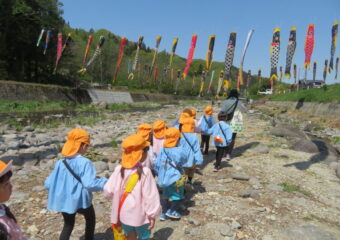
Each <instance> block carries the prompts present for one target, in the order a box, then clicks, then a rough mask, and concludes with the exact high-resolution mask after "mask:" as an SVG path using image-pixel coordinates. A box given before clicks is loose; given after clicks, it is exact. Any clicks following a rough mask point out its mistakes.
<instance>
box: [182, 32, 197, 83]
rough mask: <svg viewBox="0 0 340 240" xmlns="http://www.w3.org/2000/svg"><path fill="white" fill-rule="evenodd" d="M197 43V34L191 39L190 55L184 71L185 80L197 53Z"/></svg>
mask: <svg viewBox="0 0 340 240" xmlns="http://www.w3.org/2000/svg"><path fill="white" fill-rule="evenodd" d="M196 42H197V34H194V35H192V38H191V46H190V49H189V53H188V58H187V63H186V65H185V68H184V71H183V79H186V77H187V75H188V72H189V68H190V65H191V62H192V58H193V57H194V53H195V47H196Z"/></svg>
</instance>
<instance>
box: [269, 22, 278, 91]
mask: <svg viewBox="0 0 340 240" xmlns="http://www.w3.org/2000/svg"><path fill="white" fill-rule="evenodd" d="M279 57H280V28H275V29H274V34H273V39H272V42H271V44H270V87H271V89H273V88H274V81H275V80H277V79H278V77H277V63H278V62H279Z"/></svg>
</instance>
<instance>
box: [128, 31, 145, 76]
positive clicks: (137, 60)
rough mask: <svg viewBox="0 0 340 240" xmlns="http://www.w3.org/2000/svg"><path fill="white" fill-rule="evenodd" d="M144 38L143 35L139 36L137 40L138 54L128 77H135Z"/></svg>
mask: <svg viewBox="0 0 340 240" xmlns="http://www.w3.org/2000/svg"><path fill="white" fill-rule="evenodd" d="M143 39H144V37H143V36H139V37H138V42H137V50H136V55H135V59H134V61H133V65H132V71H131V73H130V74H129V77H128V79H132V80H133V79H134V77H135V75H134V74H135V72H136V70H137V65H138V62H139V51H140V49H141V48H142V44H143Z"/></svg>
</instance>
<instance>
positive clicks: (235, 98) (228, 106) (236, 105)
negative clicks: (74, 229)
mask: <svg viewBox="0 0 340 240" xmlns="http://www.w3.org/2000/svg"><path fill="white" fill-rule="evenodd" d="M235 110H239V111H241V112H243V111H244V110H246V108H245V106H244V105H243V104H242V102H241V101H239V93H238V91H237V90H236V89H232V90H231V91H230V93H229V95H228V97H227V99H226V100H224V102H223V103H222V106H221V112H225V113H226V114H227V116H228V117H229V118H228V119H227V122H228V123H229V122H230V121H231V120H232V116H233V113H234V112H235ZM236 135H237V133H236V132H233V136H232V140H231V142H230V144H229V145H228V147H227V148H226V152H225V154H226V157H227V159H228V160H230V159H231V153H232V151H233V149H234V145H235V139H236Z"/></svg>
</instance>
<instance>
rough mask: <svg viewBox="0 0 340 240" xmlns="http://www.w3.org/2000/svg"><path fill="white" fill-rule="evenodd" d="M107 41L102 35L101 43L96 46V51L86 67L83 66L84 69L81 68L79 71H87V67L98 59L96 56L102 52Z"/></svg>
mask: <svg viewBox="0 0 340 240" xmlns="http://www.w3.org/2000/svg"><path fill="white" fill-rule="evenodd" d="M104 42H105V38H104V36H100V38H99V43H98V45H97V47H96V51H95V52H94V54H93V56H92V57H91V59H90V60H89V61H88V62H87V64H86V65H85V67H83V68H82V69H80V70H79V71H78V72H79V73H82V74H84V73H85V72H86V71H87V68H88V67H89V66H90V65H91V64H92V63H93V62H94V61H95V60H96V58H97V57H98V56H99V55H100V54H101V52H102V47H103V45H104Z"/></svg>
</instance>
